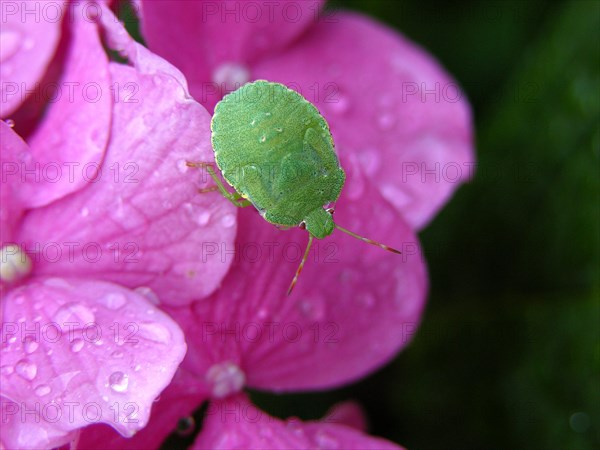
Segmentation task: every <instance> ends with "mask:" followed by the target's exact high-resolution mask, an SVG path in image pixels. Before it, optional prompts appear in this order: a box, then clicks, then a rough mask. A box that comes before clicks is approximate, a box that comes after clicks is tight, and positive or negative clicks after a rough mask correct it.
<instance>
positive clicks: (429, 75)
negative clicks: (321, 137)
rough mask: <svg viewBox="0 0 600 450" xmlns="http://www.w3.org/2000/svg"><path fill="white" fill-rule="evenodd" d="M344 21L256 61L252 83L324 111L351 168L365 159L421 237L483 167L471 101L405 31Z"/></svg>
mask: <svg viewBox="0 0 600 450" xmlns="http://www.w3.org/2000/svg"><path fill="white" fill-rule="evenodd" d="M335 19H336V21H335V22H330V23H318V24H316V25H315V26H314V27H312V28H311V30H310V32H309V33H306V34H305V35H303V37H302V39H300V40H298V41H297V42H296V44H295V45H293V46H292V47H290V48H288V49H287V50H286V51H285V52H281V53H278V54H276V55H272V56H271V57H269V58H265V59H262V60H260V61H257V62H256V63H255V64H254V65H253V68H252V77H253V78H254V79H260V78H264V79H268V80H271V81H279V82H282V83H285V84H287V85H288V86H290V87H292V88H294V89H296V90H298V91H300V92H301V93H302V94H303V95H304V96H306V98H307V99H308V100H309V101H311V102H313V103H315V104H316V105H317V106H318V108H319V109H320V111H321V112H322V113H323V115H324V116H325V118H326V119H327V121H328V122H329V124H330V126H331V130H332V133H333V137H334V141H335V143H336V147H337V150H338V152H339V154H340V156H341V159H342V163H347V161H348V155H349V154H354V155H355V156H356V157H358V160H359V162H360V163H361V165H362V166H363V168H364V170H365V171H366V173H367V175H368V176H369V178H370V179H371V180H373V181H374V182H375V183H376V185H377V186H378V188H379V190H380V191H381V193H382V194H383V196H384V197H385V198H386V199H388V200H389V201H390V202H391V203H392V204H393V205H395V206H396V208H397V209H398V210H399V211H401V212H402V214H403V215H404V216H405V217H406V219H407V221H408V222H409V224H411V225H412V226H413V227H415V228H417V229H419V228H422V227H423V226H425V225H426V223H427V222H429V220H431V218H432V217H433V215H434V214H435V213H436V212H437V210H438V209H440V208H441V207H442V206H443V204H444V203H445V202H446V201H447V200H448V199H449V198H450V196H451V194H452V193H453V192H454V190H455V189H456V188H457V187H458V186H459V185H460V184H461V183H463V182H465V181H467V180H468V179H469V178H470V176H471V173H472V169H473V167H474V158H475V157H474V154H473V137H472V125H471V115H470V108H469V105H468V103H467V100H466V98H465V97H464V92H463V91H461V90H460V87H459V86H458V85H457V83H456V82H455V81H453V80H452V78H451V77H450V76H449V75H448V74H447V73H446V72H445V71H444V69H443V68H442V67H441V66H440V65H439V63H437V62H436V61H435V60H434V59H433V58H432V57H431V56H430V55H428V54H427V53H426V52H425V51H423V50H422V49H420V48H419V47H417V46H416V45H415V44H413V43H412V42H410V41H409V40H408V39H406V38H404V37H403V36H401V35H399V34H398V33H397V32H396V31H393V30H391V29H388V28H386V27H385V26H383V25H381V24H380V23H377V22H375V21H373V20H371V19H368V18H366V17H363V16H360V15H358V14H353V13H339V14H336V16H335ZM343 165H344V164H343ZM348 183H349V184H352V180H349V181H348Z"/></svg>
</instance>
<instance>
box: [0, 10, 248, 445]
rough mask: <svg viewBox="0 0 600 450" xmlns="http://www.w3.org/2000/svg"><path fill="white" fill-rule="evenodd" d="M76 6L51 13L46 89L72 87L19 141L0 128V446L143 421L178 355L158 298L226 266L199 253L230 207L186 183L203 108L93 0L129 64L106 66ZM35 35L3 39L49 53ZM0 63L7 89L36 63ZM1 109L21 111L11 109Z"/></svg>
mask: <svg viewBox="0 0 600 450" xmlns="http://www.w3.org/2000/svg"><path fill="white" fill-rule="evenodd" d="M19 5H21V7H23V6H22V5H23V4H21V3H19V4H18V5H17V6H19ZM29 5H30V6H31V5H32V4H29ZM37 5H38V6H39V5H41V4H40V3H38V4H37ZM57 5H59V4H58V3H57ZM59 6H60V5H59ZM63 6H64V5H63ZM87 6H89V4H79V5H75V4H74V6H73V7H72V8H69V10H68V11H67V10H65V11H63V13H64V15H63V18H62V20H63V24H62V25H63V26H64V27H65V29H68V33H65V34H62V36H60V40H61V41H60V45H59V46H58V48H59V54H57V55H55V58H57V59H58V60H59V61H64V65H63V66H62V67H61V71H60V76H59V77H58V78H55V79H53V82H54V83H56V84H57V85H58V86H60V87H62V88H63V89H64V88H65V86H67V87H68V86H70V87H71V88H72V91H71V92H70V93H66V92H65V91H63V92H62V95H60V97H57V98H55V99H53V100H52V101H51V102H48V103H47V104H45V105H44V107H45V108H46V110H45V113H44V114H43V115H41V116H39V117H38V118H37V121H36V122H35V123H34V124H33V125H32V126H31V127H29V128H28V129H27V133H26V134H27V139H26V141H24V140H23V139H22V138H21V137H20V136H19V135H18V134H17V133H16V132H15V131H14V130H13V129H11V128H10V126H9V125H7V124H6V123H4V122H0V149H1V152H0V155H1V163H2V180H1V181H2V183H1V185H0V199H1V201H2V203H1V209H0V231H1V236H0V238H1V243H0V244H1V245H0V248H1V249H2V250H1V253H2V260H1V261H0V275H1V278H0V281H1V283H0V290H1V293H2V299H1V304H0V307H1V309H0V312H1V320H2V336H1V345H2V350H1V358H2V360H1V364H0V365H1V370H0V377H1V391H0V398H1V403H2V404H1V411H0V412H1V414H2V418H1V419H2V424H3V425H2V438H1V443H0V447H2V448H33V447H35V448H39V447H55V446H60V445H62V444H64V443H67V442H69V441H73V440H74V439H77V435H78V430H79V429H80V428H82V427H85V426H87V425H89V424H90V423H107V424H109V425H110V426H112V427H114V429H116V430H117V431H118V432H119V433H121V434H122V435H124V436H132V435H133V434H135V433H136V432H137V431H139V430H140V429H142V428H144V427H145V425H146V424H147V422H148V419H149V417H150V410H151V407H152V405H153V402H154V400H155V398H156V397H157V396H158V395H159V394H160V393H161V391H162V390H163V389H164V388H165V387H166V386H167V385H168V384H169V382H170V381H171V379H172V377H173V375H174V374H175V371H176V369H177V367H178V365H179V363H180V362H181V360H182V359H183V357H184V354H185V351H186V344H185V342H184V338H183V333H182V331H181V329H180V328H179V326H178V325H177V324H176V323H175V322H174V321H173V320H172V319H171V318H170V317H169V316H168V315H167V314H165V313H164V312H163V311H162V310H161V309H159V308H158V307H157V304H159V303H163V304H173V305H185V304H188V303H190V302H191V301H192V300H193V299H195V298H198V297H201V296H202V295H207V294H210V293H211V292H212V291H213V290H214V289H215V288H216V287H217V286H218V285H219V283H220V280H221V278H222V277H223V276H224V274H225V273H226V272H227V269H228V268H229V263H227V262H222V261H216V260H213V261H202V260H201V259H199V258H198V249H200V248H202V244H203V242H205V241H209V242H212V241H218V242H223V243H227V244H228V245H232V240H233V236H234V235H235V231H236V226H235V215H234V208H233V206H231V205H228V204H227V202H226V201H225V200H215V199H214V198H207V197H204V196H201V195H198V194H197V185H196V183H194V182H193V181H191V182H190V179H189V175H190V174H189V173H188V178H187V179H186V177H185V176H184V174H185V172H187V168H186V166H185V161H186V160H190V159H198V158H200V159H202V158H204V159H207V158H208V157H209V156H210V154H211V150H210V129H209V122H210V116H209V114H208V113H207V112H206V110H205V109H204V108H203V107H202V106H200V105H199V104H197V103H196V102H195V101H193V99H191V97H190V96H189V94H188V91H187V84H186V81H185V79H184V78H183V76H182V75H181V73H180V72H179V71H177V70H176V69H175V68H174V67H172V66H171V65H170V64H168V63H166V62H165V61H164V60H162V59H160V58H159V57H157V56H155V55H153V54H152V53H150V52H149V51H148V50H146V49H145V48H144V47H142V46H139V45H138V44H136V43H134V42H133V40H132V39H131V38H130V37H129V36H127V34H126V33H125V31H124V30H123V29H122V28H121V26H120V25H119V23H118V21H117V20H116V19H115V18H114V16H112V15H111V14H110V11H108V10H107V9H105V8H104V7H103V6H101V5H100V6H99V7H97V8H95V11H100V14H101V17H97V18H96V19H95V20H101V21H102V22H103V25H104V32H105V34H106V37H107V39H108V40H109V45H111V47H112V48H116V49H117V50H120V51H122V52H123V54H124V55H125V56H126V57H127V58H128V62H129V64H128V65H122V64H117V63H114V62H109V60H108V57H107V55H106V54H105V52H104V50H103V48H102V43H101V41H100V31H101V30H100V29H99V26H98V25H97V23H96V22H95V20H91V18H90V17H89V16H86V10H87V9H86V8H87ZM38 19H39V18H38ZM15 23H19V22H18V21H16V22H14V23H12V25H14V24H15ZM39 23H41V25H40V27H42V29H45V28H46V27H47V24H45V22H44V20H41V21H39ZM12 25H11V26H12ZM36 26H37V25H36V22H35V21H32V22H31V23H22V24H21V28H19V29H18V30H17V31H14V32H15V33H17V32H18V33H20V35H21V37H22V38H23V39H24V41H23V42H30V44H27V45H32V46H33V47H31V48H32V49H33V50H32V49H30V54H33V53H31V52H34V53H35V52H37V51H38V50H35V49H36V47H37V46H38V45H39V46H40V49H39V51H40V52H42V50H44V52H46V51H47V50H48V49H47V48H48V46H47V45H46V44H44V43H42V42H41V40H42V38H41V37H40V36H41V34H40V32H39V30H38V29H37V28H36ZM8 30H12V28H10V27H8ZM5 31H6V30H5V29H4V27H3V33H4V32H5ZM11 32H13V31H11ZM3 38H4V36H3ZM3 45H4V41H3ZM24 45H25V44H24ZM26 47H27V46H26ZM3 48H4V47H3ZM28 48H29V47H28ZM24 51H25V50H24ZM62 52H64V53H62ZM2 56H3V58H4V60H3V65H2V68H3V72H2V80H1V81H2V85H3V86H5V85H6V83H5V78H4V76H5V75H6V72H7V70H6V68H7V67H10V68H11V70H12V71H11V72H10V73H11V74H16V75H15V77H16V78H9V79H10V80H13V81H15V82H17V81H18V85H19V86H21V83H25V84H27V83H29V82H30V81H31V80H32V79H33V78H30V77H29V72H28V71H29V70H31V71H32V72H33V71H36V73H37V72H39V71H40V70H43V68H42V69H40V67H38V66H39V64H40V61H34V60H32V59H31V58H30V57H27V58H22V57H21V53H20V50H19V51H16V52H13V53H12V54H8V55H6V54H4V52H3V55H2ZM44 61H46V62H47V60H44ZM25 74H27V76H26V75H25ZM21 75H22V76H21ZM46 76H51V75H50V74H46ZM37 77H38V78H39V74H38V75H37ZM27 86H28V85H27ZM86 86H88V87H89V86H94V88H95V89H96V94H95V95H97V97H94V99H93V100H92V99H91V98H90V97H86V95H92V94H91V91H86ZM40 89H44V86H43V85H42V86H40ZM27 90H31V89H30V88H29V87H27ZM125 93H127V94H129V95H128V96H125V95H124V94H125ZM36 95H39V94H37V93H35V92H32V93H31V94H30V98H28V99H27V101H28V102H30V101H32V98H33V102H34V103H35V102H42V101H43V100H44V98H43V95H42V96H41V97H35V96H36ZM2 104H3V109H2V111H3V114H5V115H4V116H3V117H4V118H6V117H7V115H8V114H10V117H19V113H20V110H16V108H18V107H19V104H20V103H19V102H14V101H10V102H4V101H3V103H2ZM9 111H10V113H9ZM12 111H15V112H14V114H13V113H12ZM15 129H19V123H18V121H17V124H16V126H15Z"/></svg>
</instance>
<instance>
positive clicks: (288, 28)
mask: <svg viewBox="0 0 600 450" xmlns="http://www.w3.org/2000/svg"><path fill="white" fill-rule="evenodd" d="M322 3H323V0H303V1H301V2H298V1H292V0H281V1H277V2H239V1H227V2H224V1H195V2H190V1H185V0H183V1H157V0H151V1H142V2H141V7H142V9H141V26H142V34H143V35H144V38H145V39H146V42H147V43H148V47H149V48H150V49H151V50H152V51H154V52H156V53H157V54H159V55H161V56H163V57H164V58H165V59H167V60H169V61H170V62H171V63H173V64H174V65H175V66H177V67H178V68H179V69H180V70H181V71H182V72H183V73H184V74H185V76H186V77H187V79H188V81H189V83H190V91H191V93H192V95H194V97H195V98H196V99H197V100H198V101H200V102H201V103H202V104H203V105H205V106H206V107H207V108H209V109H211V110H212V108H213V106H214V105H215V103H216V102H217V101H218V100H219V99H220V98H221V96H222V94H223V93H224V92H226V91H229V90H233V89H234V88H235V83H236V82H237V83H238V84H243V83H244V82H246V81H248V77H254V75H251V74H249V73H247V72H245V68H247V67H248V66H250V65H252V64H253V63H255V62H257V61H259V60H260V59H261V58H262V57H264V56H265V55H268V54H271V53H275V52H277V51H280V50H282V49H284V48H285V47H286V46H287V45H288V44H289V43H290V42H293V41H294V40H295V39H297V38H298V37H299V36H300V35H301V34H302V33H303V32H304V31H305V30H306V29H308V28H309V26H310V25H312V24H314V23H315V22H317V21H318V13H319V11H320V8H321V5H322ZM174 24H177V26H174ZM232 63H234V64H233V65H232Z"/></svg>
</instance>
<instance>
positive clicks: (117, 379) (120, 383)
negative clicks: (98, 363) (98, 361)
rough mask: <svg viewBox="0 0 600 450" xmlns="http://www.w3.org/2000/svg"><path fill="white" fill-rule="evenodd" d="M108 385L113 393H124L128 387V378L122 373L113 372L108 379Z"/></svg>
mask: <svg viewBox="0 0 600 450" xmlns="http://www.w3.org/2000/svg"><path fill="white" fill-rule="evenodd" d="M108 384H109V386H110V388H111V389H112V390H113V391H115V392H125V391H126V390H127V387H128V386H129V376H128V375H127V374H124V373H123V372H114V373H112V374H111V375H110V377H108Z"/></svg>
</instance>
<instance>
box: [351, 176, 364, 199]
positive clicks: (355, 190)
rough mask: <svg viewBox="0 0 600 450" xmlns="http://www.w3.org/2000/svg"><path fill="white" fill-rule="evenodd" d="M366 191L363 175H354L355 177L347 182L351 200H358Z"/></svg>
mask: <svg viewBox="0 0 600 450" xmlns="http://www.w3.org/2000/svg"><path fill="white" fill-rule="evenodd" d="M364 191H365V182H364V180H363V178H362V177H354V179H353V180H352V181H351V182H350V183H347V184H346V194H347V195H348V198H349V199H351V200H358V199H360V198H361V197H362V195H363V193H364Z"/></svg>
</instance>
